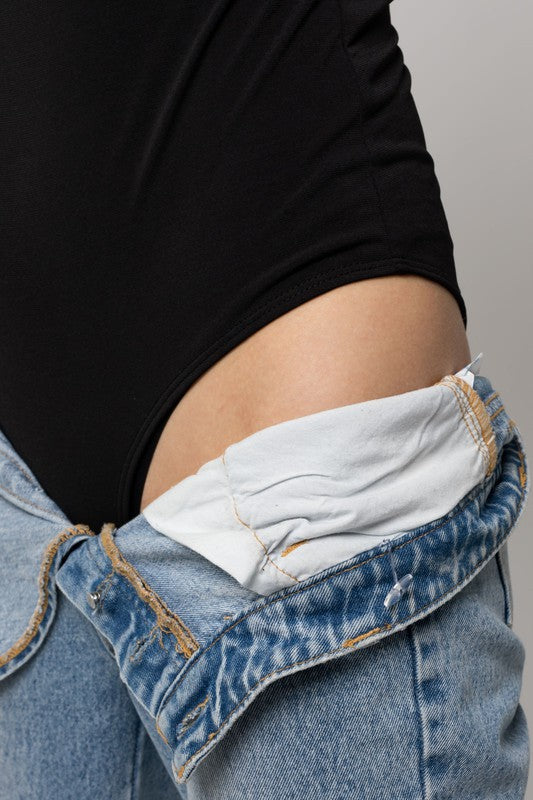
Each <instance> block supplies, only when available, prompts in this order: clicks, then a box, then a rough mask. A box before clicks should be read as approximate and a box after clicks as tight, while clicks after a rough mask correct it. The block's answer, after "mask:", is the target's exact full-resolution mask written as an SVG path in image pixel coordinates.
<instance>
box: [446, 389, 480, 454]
mask: <svg viewBox="0 0 533 800" xmlns="http://www.w3.org/2000/svg"><path fill="white" fill-rule="evenodd" d="M440 383H441V385H442V386H447V387H448V389H451V390H452V392H453V394H454V396H455V399H456V400H457V404H458V406H459V409H460V411H461V416H462V418H463V422H464V424H465V427H466V429H467V430H468V432H469V434H470V436H471V437H472V439H473V440H474V444H475V445H476V446H477V448H478V450H479V452H480V453H481V456H482V458H483V461H484V463H486V464H487V466H488V453H487V452H486V450H485V449H484V442H483V439H482V437H481V435H480V433H479V431H477V430H476V428H475V426H474V425H473V424H472V421H471V419H469V417H468V416H467V415H468V411H469V410H470V409H469V406H468V401H466V399H465V396H464V395H463V394H462V393H461V392H460V390H459V388H458V387H456V386H454V385H452V384H450V383H449V382H448V381H447V380H444V381H441V382H440Z"/></svg>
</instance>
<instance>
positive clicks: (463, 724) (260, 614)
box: [0, 375, 529, 800]
mask: <svg viewBox="0 0 533 800" xmlns="http://www.w3.org/2000/svg"><path fill="white" fill-rule="evenodd" d="M474 392H475V394H476V396H477V398H478V399H479V406H478V408H477V413H478V414H481V415H482V416H483V420H484V422H485V424H486V425H488V426H490V429H491V430H492V432H493V433H494V442H495V446H496V455H497V460H496V463H495V465H494V468H493V469H491V471H490V474H488V476H487V477H486V478H484V479H483V480H482V481H480V482H479V483H478V484H477V485H476V486H474V488H472V489H470V490H469V491H468V492H467V493H466V494H465V496H464V497H463V498H462V499H461V500H460V502H459V503H458V504H457V505H456V506H455V507H454V508H453V509H452V510H451V511H450V512H449V513H447V514H445V515H444V516H442V517H439V518H436V519H434V520H432V521H431V522H429V523H426V524H424V525H422V526H418V527H416V528H414V529H412V530H409V531H408V532H406V533H404V534H402V535H401V536H398V537H395V538H394V540H393V541H392V542H390V543H389V546H386V545H385V544H379V545H374V546H372V547H370V548H369V549H368V550H367V551H365V552H362V553H361V552H359V553H357V555H356V556H354V557H353V558H350V559H347V560H344V561H342V562H340V563H338V564H335V565H333V566H330V567H328V568H327V569H325V570H322V571H321V572H319V573H318V574H315V575H312V576H311V577H309V578H307V579H305V580H302V581H300V582H299V583H298V584H297V585H291V586H288V587H285V588H283V589H281V590H279V591H275V592H273V593H271V594H269V595H268V596H262V595H259V594H258V593H256V592H254V591H252V590H250V589H248V588H246V587H244V586H242V585H241V584H240V583H239V582H238V581H236V580H235V579H234V578H233V577H232V576H231V575H229V574H228V573H227V572H226V571H224V570H222V569H220V568H219V567H218V566H216V565H215V564H213V563H212V562H210V561H209V560H207V559H206V558H204V557H202V556H201V555H200V554H199V553H197V552H195V551H194V550H191V549H189V548H187V547H186V546H184V545H183V544H181V543H179V542H176V541H174V540H172V539H170V538H169V537H168V536H165V535H162V534H161V533H159V532H158V531H156V530H155V529H153V528H152V527H151V526H150V525H149V523H148V521H147V519H146V518H145V517H144V515H143V514H139V515H138V516H137V517H135V518H134V519H132V520H131V521H129V522H128V523H127V524H125V525H123V526H121V527H119V528H116V527H115V526H114V524H113V523H112V522H107V523H104V524H103V525H102V528H101V530H100V531H98V532H96V531H92V530H90V529H89V528H88V527H87V526H86V525H84V524H83V521H82V522H80V523H77V524H73V523H72V522H71V521H70V520H68V519H67V518H66V517H65V515H64V514H63V512H62V511H61V509H59V508H58V507H57V505H56V504H55V503H54V502H53V500H52V499H51V498H50V497H48V496H47V495H46V493H45V492H44V491H43V489H42V487H41V486H40V485H39V482H38V481H37V479H36V477H35V476H34V475H33V474H32V472H31V470H30V469H29V468H28V466H27V465H26V464H25V463H24V461H23V460H22V459H21V458H20V457H19V455H18V454H17V452H16V450H15V449H14V448H13V446H12V445H11V443H10V442H9V441H8V440H7V438H6V437H5V436H4V435H3V434H0V451H1V452H0V546H1V549H2V560H1V566H0V569H1V574H0V678H2V680H1V682H0V715H1V716H0V766H1V769H0V797H2V798H4V797H5V798H6V800H7V798H9V799H10V800H17V799H18V798H21V799H22V798H24V800H33V798H39V799H40V800H41V798H45V799H46V800H47V799H48V798H52V797H53V798H59V800H61V798H65V799H66V800H68V798H73V800H74V798H76V800H85V798H87V799H88V798H91V800H94V799H95V798H98V799H100V798H112V800H116V799H118V798H142V800H148V799H149V798H150V800H160V799H161V800H162V799H163V798H171V797H174V798H175V797H182V798H186V799H187V800H200V798H201V799H202V800H208V799H209V800H230V798H231V800H248V798H250V799H251V798H254V800H267V799H268V800H274V799H276V800H277V799H278V798H279V799H280V800H284V799H285V798H287V800H288V799H289V798H296V799H297V800H300V799H301V800H303V799H304V798H306V800H307V798H317V799H318V798H320V800H330V798H331V800H333V799H334V800H337V799H339V798H354V800H363V799H364V800H366V799H367V798H368V799H369V800H370V798H372V800H378V798H379V800H399V799H400V798H401V799H402V800H403V799H405V800H451V798H461V800H481V799H483V800H489V799H492V800H519V798H520V799H521V798H523V797H524V794H525V787H526V782H527V777H528V762H529V738H528V729H527V723H526V719H525V716H524V712H523V709H522V706H521V704H520V691H521V681H522V671H523V665H524V658H525V652H524V647H523V644H522V642H521V641H520V639H519V637H518V636H517V634H516V632H515V631H514V630H513V627H512V612H513V608H512V589H511V581H510V573H509V563H508V554H507V541H508V537H509V534H510V533H511V531H512V530H513V529H514V527H515V525H516V522H517V520H518V519H519V517H520V515H521V513H522V511H523V508H524V505H525V502H526V498H527V496H528V492H529V476H528V467H527V460H526V456H525V452H524V445H523V441H522V437H521V435H520V432H519V430H518V427H517V425H516V423H515V422H514V421H513V419H512V418H511V417H510V416H509V414H508V412H507V410H506V409H505V407H504V405H503V402H502V399H501V396H500V394H499V392H498V391H495V390H494V388H493V386H492V385H491V383H490V381H489V379H488V378H486V377H484V376H479V375H476V377H475V380H474ZM406 575H412V576H413V581H412V583H411V584H410V585H409V586H408V587H407V588H406V591H405V592H403V593H402V594H401V596H400V597H399V598H398V600H397V602H395V603H394V604H393V605H391V606H390V607H387V606H385V605H384V598H385V597H386V596H387V594H388V593H389V592H390V590H391V586H392V585H393V583H394V580H395V576H396V577H402V576H406ZM58 589H59V590H60V591H58Z"/></svg>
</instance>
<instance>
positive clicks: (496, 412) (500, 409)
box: [490, 406, 503, 419]
mask: <svg viewBox="0 0 533 800" xmlns="http://www.w3.org/2000/svg"><path fill="white" fill-rule="evenodd" d="M502 411H503V406H500V407H499V408H497V409H496V411H495V412H494V413H493V414H491V415H490V419H494V418H495V417H497V416H498V414H501V413H502Z"/></svg>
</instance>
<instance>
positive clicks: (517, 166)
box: [391, 0, 533, 800]
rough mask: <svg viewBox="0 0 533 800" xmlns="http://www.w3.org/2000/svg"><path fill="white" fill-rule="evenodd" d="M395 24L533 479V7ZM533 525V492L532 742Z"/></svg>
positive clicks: (451, 1) (402, 11) (517, 559)
mask: <svg viewBox="0 0 533 800" xmlns="http://www.w3.org/2000/svg"><path fill="white" fill-rule="evenodd" d="M391 16H392V20H393V23H394V25H395V27H396V29H397V31H398V34H399V44H400V47H401V49H402V51H403V54H404V60H405V63H406V65H407V67H408V68H409V71H410V73H411V77H412V93H413V96H414V98H415V102H416V105H417V108H418V111H419V114H420V118H421V120H422V125H423V128H424V133H425V136H426V142H427V145H428V150H429V152H430V153H431V155H432V156H433V159H434V161H435V169H436V172H437V177H438V179H439V183H440V186H441V195H442V201H443V204H444V207H445V210H446V215H447V218H448V223H449V226H450V230H451V233H452V237H453V240H454V245H455V256H456V268H457V275H458V280H459V286H460V287H461V292H462V293H463V296H464V298H465V302H466V306H467V311H468V328H467V333H468V339H469V343H470V348H471V352H472V357H474V356H476V355H477V354H478V353H479V352H480V351H482V352H483V358H482V360H481V372H482V374H485V375H487V376H488V377H489V378H490V380H491V382H492V384H493V386H494V388H495V389H498V391H500V394H501V396H502V399H503V402H504V404H505V407H506V409H507V411H508V413H509V414H510V416H511V417H512V418H513V419H514V420H515V421H516V423H517V424H518V427H519V429H520V431H521V433H522V434H523V436H524V439H525V449H526V456H527V457H528V464H529V471H530V473H531V474H532V478H533V414H532V413H531V406H532V401H531V396H528V395H531V393H533V381H532V376H531V372H530V368H531V359H530V358H529V357H528V354H529V353H530V352H531V347H532V344H533V324H532V320H531V316H532V315H531V311H532V296H533V268H532V261H533V256H532V255H531V240H532V232H533V191H532V189H531V186H532V179H533V164H532V161H533V158H532V149H533V100H532V97H533V91H532V78H533V47H532V44H531V41H532V40H531V31H532V30H533V4H532V3H531V0H527V2H526V0H504V1H503V2H502V0H467V2H465V0H398V2H392V5H391ZM530 454H531V455H530ZM532 525H533V492H532V493H531V495H530V497H529V499H528V504H527V505H526V508H525V511H524V513H523V514H522V517H521V519H520V521H519V523H518V525H517V526H516V527H515V528H514V530H513V531H512V533H511V537H510V539H509V555H510V566H511V579H512V587H513V604H514V625H513V627H514V629H515V630H516V632H517V633H518V635H519V636H520V637H521V639H522V641H523V642H524V645H525V647H526V666H525V673H524V682H523V690H522V705H523V707H524V709H525V712H526V716H527V717H528V723H529V729H530V736H531V739H532V742H533V626H532V625H531V618H530V617H529V614H530V612H531V604H532V599H533V597H532V594H533V592H532V589H531V584H532V579H531V578H532V574H533V537H532V534H531V529H532ZM526 797H527V800H533V772H531V773H530V779H529V783H528V792H527V795H526Z"/></svg>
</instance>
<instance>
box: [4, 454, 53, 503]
mask: <svg viewBox="0 0 533 800" xmlns="http://www.w3.org/2000/svg"><path fill="white" fill-rule="evenodd" d="M0 454H1V455H3V456H4V458H7V460H8V461H11V463H12V464H14V465H15V467H16V468H17V470H18V471H19V472H21V473H22V474H23V475H24V476H25V477H26V478H27V479H28V480H29V482H30V483H31V484H32V485H33V486H34V487H35V488H36V489H39V490H40V491H41V492H42V491H43V489H42V487H41V486H39V484H38V483H37V481H36V480H35V478H34V477H33V476H32V475H30V473H29V472H28V471H27V470H26V469H24V467H23V466H22V464H19V462H18V461H17V460H16V459H15V458H13V456H12V455H11V454H10V453H8V452H7V450H4V449H3V447H0Z"/></svg>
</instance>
